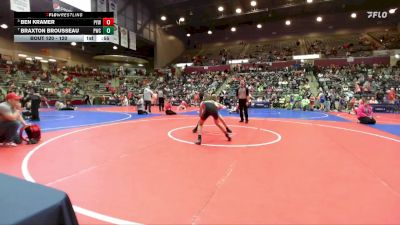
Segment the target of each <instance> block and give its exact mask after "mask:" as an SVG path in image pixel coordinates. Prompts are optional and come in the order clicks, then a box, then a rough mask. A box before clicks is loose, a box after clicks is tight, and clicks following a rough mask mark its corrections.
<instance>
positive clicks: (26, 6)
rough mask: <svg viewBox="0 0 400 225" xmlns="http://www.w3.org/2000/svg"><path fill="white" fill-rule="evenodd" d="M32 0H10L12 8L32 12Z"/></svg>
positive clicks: (16, 10) (17, 10)
mask: <svg viewBox="0 0 400 225" xmlns="http://www.w3.org/2000/svg"><path fill="white" fill-rule="evenodd" d="M29 1H30V0H10V6H11V10H12V11H15V12H30V11H31V5H30V3H29Z"/></svg>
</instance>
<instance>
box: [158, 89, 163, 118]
mask: <svg viewBox="0 0 400 225" xmlns="http://www.w3.org/2000/svg"><path fill="white" fill-rule="evenodd" d="M158 108H159V110H160V112H164V91H163V90H162V89H159V90H158Z"/></svg>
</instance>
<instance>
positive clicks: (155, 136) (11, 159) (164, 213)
mask: <svg viewBox="0 0 400 225" xmlns="http://www.w3.org/2000/svg"><path fill="white" fill-rule="evenodd" d="M152 110H153V111H154V112H155V113H154V114H151V115H146V116H143V115H140V116H139V115H137V114H136V113H134V108H133V107H108V106H104V107H80V108H79V109H78V110H77V111H55V110H54V109H43V111H42V112H41V121H40V122H39V124H40V126H41V127H42V130H43V134H42V140H41V142H40V143H39V144H36V145H21V146H18V147H17V148H1V149H0V172H2V173H7V174H10V175H15V176H18V177H22V178H24V179H26V180H29V181H32V182H37V183H41V184H44V185H47V186H50V187H54V188H57V189H60V190H63V191H65V192H67V193H68V195H69V196H70V198H71V200H72V202H73V204H74V209H75V211H76V212H77V215H78V219H79V222H80V224H399V223H400V213H399V211H400V176H399V172H398V171H399V168H400V114H377V115H376V118H377V122H378V124H377V125H373V126H367V125H361V124H359V123H357V122H356V119H355V117H354V115H349V114H346V113H324V112H318V111H315V112H302V111H288V110H278V109H276V110H274V109H252V110H250V122H249V123H248V124H242V123H239V122H238V121H239V116H238V115H237V114H228V113H227V112H226V111H222V113H221V114H222V115H223V116H224V118H225V120H226V121H227V124H228V125H230V127H231V129H232V130H233V140H232V141H231V142H228V141H227V140H226V138H225V137H224V135H223V134H221V132H220V131H219V130H218V129H217V128H216V127H215V126H214V125H213V122H212V120H211V119H209V120H208V121H207V122H206V126H205V128H204V132H203V145H201V146H197V145H194V144H193V142H194V141H195V140H196V138H197V135H196V134H193V133H192V132H191V130H192V129H193V127H194V126H195V124H196V122H197V119H198V118H197V110H196V109H192V110H189V111H187V112H181V113H179V115H176V116H165V115H162V114H158V108H157V107H153V108H152Z"/></svg>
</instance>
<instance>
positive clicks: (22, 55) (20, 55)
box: [18, 54, 27, 58]
mask: <svg viewBox="0 0 400 225" xmlns="http://www.w3.org/2000/svg"><path fill="white" fill-rule="evenodd" d="M18 56H19V57H22V58H26V57H27V55H25V54H18Z"/></svg>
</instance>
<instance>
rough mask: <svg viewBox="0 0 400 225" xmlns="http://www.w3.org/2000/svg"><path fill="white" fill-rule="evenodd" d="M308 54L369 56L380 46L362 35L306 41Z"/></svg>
mask: <svg viewBox="0 0 400 225" xmlns="http://www.w3.org/2000/svg"><path fill="white" fill-rule="evenodd" d="M305 43H306V47H307V53H309V54H315V53H316V54H322V55H323V56H324V57H343V56H346V57H349V56H369V55H371V51H372V50H377V49H378V45H377V44H376V43H375V42H373V41H371V40H370V39H368V38H367V37H365V36H361V35H349V36H341V37H324V38H319V39H313V38H310V39H305Z"/></svg>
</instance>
